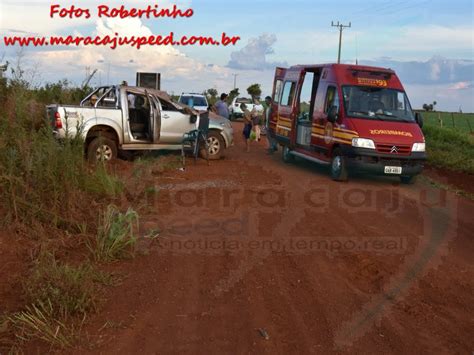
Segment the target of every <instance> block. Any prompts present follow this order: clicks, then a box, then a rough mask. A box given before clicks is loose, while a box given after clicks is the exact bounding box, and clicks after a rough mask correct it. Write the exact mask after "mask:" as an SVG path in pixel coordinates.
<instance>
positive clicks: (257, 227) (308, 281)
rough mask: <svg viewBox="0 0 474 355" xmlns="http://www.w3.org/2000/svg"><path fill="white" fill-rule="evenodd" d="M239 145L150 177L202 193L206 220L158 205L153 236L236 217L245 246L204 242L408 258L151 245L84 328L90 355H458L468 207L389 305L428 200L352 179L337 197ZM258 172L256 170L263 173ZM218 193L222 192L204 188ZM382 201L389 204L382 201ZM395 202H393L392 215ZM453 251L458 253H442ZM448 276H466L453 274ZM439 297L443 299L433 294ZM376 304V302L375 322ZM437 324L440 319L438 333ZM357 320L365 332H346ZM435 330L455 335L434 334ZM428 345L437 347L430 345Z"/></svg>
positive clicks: (465, 314)
mask: <svg viewBox="0 0 474 355" xmlns="http://www.w3.org/2000/svg"><path fill="white" fill-rule="evenodd" d="M236 138H237V146H236V147H234V148H233V150H232V151H230V152H229V156H228V159H226V160H224V161H219V162H212V163H211V166H210V167H206V166H205V164H200V162H198V164H196V166H194V165H191V166H189V168H188V169H187V170H186V172H185V173H178V172H176V173H169V174H168V175H166V174H165V176H162V177H160V178H157V181H156V184H157V186H160V185H161V186H163V185H165V184H168V185H169V186H168V188H169V189H170V191H179V190H180V189H181V190H183V189H188V190H189V189H190V188H189V187H190V186H191V187H193V186H194V187H193V188H192V189H191V190H193V189H195V190H196V191H199V190H202V189H204V190H205V189H213V190H212V191H213V192H212V193H210V196H209V197H208V200H206V203H207V204H206V205H205V206H204V207H196V206H191V207H189V206H188V207H183V206H181V205H179V204H177V203H176V202H174V203H170V202H169V199H168V198H167V197H166V196H165V195H161V197H160V199H162V200H159V201H158V204H157V206H158V208H157V212H156V213H153V211H150V215H149V216H148V217H145V219H146V221H145V222H149V223H150V224H152V225H153V224H155V223H157V221H159V222H160V225H161V226H162V227H167V225H168V224H169V223H172V222H173V220H174V219H180V220H189V221H191V222H193V223H194V222H196V221H199V220H202V219H203V218H214V220H215V221H217V222H219V221H229V220H230V219H232V218H241V219H245V216H246V213H247V214H248V215H249V219H248V230H250V233H248V235H246V236H245V238H239V237H238V236H229V235H227V234H226V233H224V232H223V231H220V232H219V233H215V234H213V235H212V236H211V238H209V239H210V240H224V239H225V240H238V241H241V242H251V241H257V242H261V241H264V240H267V239H270V240H273V241H281V242H283V245H286V246H287V244H284V242H288V240H303V241H304V240H306V241H307V240H319V239H321V238H322V239H324V238H326V239H327V240H329V241H337V240H345V239H341V238H346V239H351V240H353V241H359V240H363V239H364V238H367V237H374V238H383V237H387V238H388V237H397V236H404V237H405V238H406V242H407V243H406V245H404V248H402V249H401V251H395V252H394V251H392V252H390V251H385V252H383V251H382V252H379V251H377V250H362V251H360V250H328V249H324V248H323V249H318V250H308V249H304V250H298V249H291V248H287V249H282V250H276V251H275V250H271V249H270V250H265V249H264V248H260V249H257V250H250V249H241V250H225V249H223V250H217V251H216V250H210V248H204V249H203V250H199V249H196V248H195V249H192V250H177V249H173V248H168V249H167V248H160V247H159V246H158V245H157V244H156V243H155V244H153V246H152V247H151V248H150V249H149V255H148V256H146V257H140V258H137V260H135V261H133V262H130V264H129V265H125V266H124V268H125V269H127V268H129V272H130V275H131V276H130V278H129V279H127V280H125V281H124V285H122V286H120V287H119V288H118V289H117V290H114V291H115V295H114V297H111V298H112V299H113V302H111V303H110V304H109V305H107V306H106V309H105V311H104V314H102V315H99V316H98V317H97V319H95V320H94V321H93V322H92V323H93V324H92V325H91V327H90V331H91V333H102V336H103V338H102V339H103V341H104V343H103V345H102V346H101V347H99V348H97V349H95V350H94V351H92V352H93V353H118V354H128V353H137V352H141V353H143V354H153V353H202V352H205V353H269V354H270V353H271V354H277V353H310V352H314V353H343V352H346V351H351V352H358V353H374V352H375V353H387V352H398V353H403V352H415V351H426V349H430V350H433V351H434V350H438V351H447V350H451V351H450V352H456V351H459V350H466V349H469V345H471V344H472V341H470V340H468V334H470V333H469V331H468V330H469V329H470V328H469V327H468V324H469V315H470V314H471V315H472V310H470V311H469V307H468V305H469V304H472V301H474V300H473V297H472V292H470V290H472V278H469V276H472V275H473V271H474V270H472V268H469V267H468V264H469V263H470V258H469V252H468V251H469V250H471V251H472V250H474V245H473V241H472V238H468V234H469V233H470V227H471V226H472V223H471V222H469V219H470V217H469V216H470V214H469V213H466V211H468V210H469V209H470V208H471V209H472V207H473V204H472V203H466V205H465V206H464V207H463V212H462V213H459V214H457V218H458V223H459V226H460V228H457V231H453V228H452V227H453V225H450V233H451V235H450V239H449V240H448V241H446V243H443V244H441V245H439V249H436V250H437V251H441V255H440V254H439V253H435V254H432V255H430V259H429V261H430V262H429V263H428V264H426V265H425V266H426V267H425V271H423V272H420V273H418V274H416V275H414V278H413V280H412V282H411V283H409V284H407V285H406V287H405V290H404V291H403V292H401V293H399V294H390V292H391V290H393V289H394V285H395V286H396V285H397V283H400V277H399V276H397V275H399V273H400V272H401V271H406V269H408V270H410V269H409V267H410V265H413V259H415V260H416V258H418V257H419V253H420V250H423V249H421V248H423V247H424V246H426V245H428V244H429V237H430V234H429V233H428V230H427V229H426V227H425V226H424V225H423V223H420V222H423V218H426V217H424V214H423V213H425V212H426V210H427V208H429V207H427V206H423V204H422V203H420V201H421V197H420V193H421V192H423V190H424V189H425V188H424V187H423V186H420V185H415V186H414V187H409V188H407V187H402V186H392V185H390V183H388V182H387V181H386V180H382V181H379V180H377V179H370V180H364V179H360V178H355V179H354V180H353V181H351V182H350V183H349V184H337V183H334V182H332V181H330V180H329V176H328V175H327V174H326V173H325V172H323V173H320V174H318V169H319V168H315V167H314V166H313V165H310V164H306V163H298V164H296V165H294V166H286V165H283V164H282V163H281V162H280V160H279V157H268V156H266V155H264V152H263V149H262V147H258V148H257V147H256V146H253V147H252V148H254V149H253V152H252V153H250V154H246V153H244V152H243V148H242V145H241V144H242V142H240V140H239V137H236ZM263 162H264V165H265V167H261V166H260V165H261V164H260V163H263ZM321 171H323V170H322V169H321ZM217 177H218V178H217ZM165 178H166V179H165ZM217 180H218V181H220V182H222V181H224V182H225V183H223V185H219V186H214V187H211V186H210V185H209V182H210V181H217ZM186 186H187V187H186ZM235 186H237V190H238V192H237V194H236V195H237V196H236V199H235V201H234V202H233V203H231V204H230V205H225V204H224V203H223V202H222V196H218V195H219V193H217V192H220V193H221V194H222V193H223V192H225V191H229V190H232V189H235ZM268 188H270V189H273V190H274V191H276V192H278V191H286V192H288V194H286V195H285V196H286V198H287V200H285V203H284V204H282V205H278V206H276V207H274V208H270V207H267V206H265V204H262V203H261V201H260V202H259V201H258V200H257V199H258V197H257V196H261V195H262V193H263V192H262V191H265V189H268ZM318 188H322V189H323V194H322V195H323V196H325V197H324V198H323V200H324V199H325V202H324V206H323V208H318V207H317V206H313V205H312V204H308V201H307V200H305V194H306V193H307V192H308V191H310V190H311V189H318ZM347 189H362V190H364V189H365V190H369V191H372V192H373V196H375V197H374V198H375V200H373V201H375V202H372V204H369V207H370V208H368V209H367V210H364V209H363V208H359V209H358V210H357V209H355V208H354V207H351V206H352V205H354V203H351V201H344V199H343V198H342V197H341V196H342V195H343V194H344V191H346V190H347ZM392 190H393V191H394V192H396V193H398V195H396V196H395V197H392V195H391V194H392ZM193 191H194V190H193ZM249 191H250V192H249ZM376 192H379V195H377V194H376ZM392 198H393V199H395V200H397V201H398V202H400V204H399V207H394V208H392V209H391V208H390V202H391V199H392ZM356 200H357V198H356ZM256 201H257V202H256ZM315 201H316V202H317V199H316V200H315ZM377 201H378V202H377ZM455 201H457V200H455ZM352 202H354V201H352ZM356 202H357V201H356ZM376 202H377V203H378V204H376ZM374 204H375V206H376V207H375V208H374ZM387 206H388V207H387ZM381 211H384V212H383V213H381ZM437 218H438V219H441V220H443V221H446V220H448V219H449V216H447V215H443V214H441V215H439V216H438V217H437ZM194 224H195V223H194ZM171 232H172V230H170V229H169V228H168V229H165V230H163V232H162V233H160V237H159V238H158V239H159V240H166V241H168V242H169V241H176V240H181V241H185V240H190V241H195V242H196V241H197V240H199V239H200V238H204V237H206V233H204V232H203V231H198V230H197V229H196V228H194V229H193V233H190V234H189V233H188V234H187V235H184V236H183V235H180V234H179V233H178V234H177V235H176V233H174V234H173V233H171ZM456 233H457V234H456ZM185 234H186V233H185ZM459 234H460V235H459ZM338 238H339V239H338ZM448 243H450V244H448ZM454 243H455V245H457V246H458V247H457V248H455V249H454V250H453V249H452V245H453V244H454ZM459 255H462V256H463V257H462V258H458V256H459ZM433 267H437V268H438V269H433ZM456 269H459V270H461V271H462V270H464V271H465V273H464V274H463V273H459V274H456V275H452V273H453V271H454V270H456ZM429 270H434V271H437V272H436V273H433V272H431V273H430V272H429ZM439 270H441V272H439ZM298 280H299V281H298ZM402 282H403V274H402ZM402 286H403V285H402ZM443 287H444V288H451V287H452V288H453V290H449V291H443ZM444 295H449V299H445V298H444ZM380 298H381V299H382V300H383V301H384V302H385V303H384V306H383V307H382V308H380V309H379V308H377V305H378V303H377V302H378V300H380ZM374 300H375V301H374ZM374 302H375V303H374ZM374 305H375V306H376V307H375V311H376V312H375V313H374V310H373V306H374ZM438 309H439V310H438ZM367 312H368V314H369V315H370V317H369V318H367ZM469 312H470V313H469ZM129 313H132V315H133V317H131V318H130V317H129V316H128V314H129ZM104 317H106V318H113V319H115V320H117V321H118V320H123V321H124V328H114V329H112V328H103V329H102V330H101V331H100V332H98V331H97V329H100V328H101V327H102V325H103V324H104ZM436 317H442V321H440V322H439V324H438V323H437V322H436ZM360 319H362V320H363V324H362V326H361V327H360V328H358V329H357V331H356V332H353V331H352V329H354V324H355V325H356V327H357V326H358V324H359V323H360ZM471 322H472V319H471ZM458 323H460V324H459V325H458ZM94 324H95V325H94ZM446 325H450V326H451V328H453V329H455V330H456V331H454V330H453V331H447V332H445V334H444V335H443V332H442V330H443V327H446ZM260 327H261V328H265V329H266V330H267V331H268V333H269V335H270V339H269V340H264V339H263V338H262V337H261V336H260V335H259V333H258V331H257V329H258V328H260ZM94 329H95V330H94ZM418 332H419V333H420V334H421V337H420V338H419V337H417V335H416V333H418ZM354 333H355V334H354ZM434 336H436V340H435V341H434V340H432V339H430V337H434ZM341 339H342V340H341ZM337 345H339V347H337ZM472 345H473V346H474V344H472ZM436 346H437V348H436ZM453 350H454V351H453ZM77 353H79V352H77Z"/></svg>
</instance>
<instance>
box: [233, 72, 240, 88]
mask: <svg viewBox="0 0 474 355" xmlns="http://www.w3.org/2000/svg"><path fill="white" fill-rule="evenodd" d="M232 75H233V76H234V90H235V88H236V87H237V76H238V75H239V74H232Z"/></svg>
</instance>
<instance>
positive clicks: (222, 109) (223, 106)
mask: <svg viewBox="0 0 474 355" xmlns="http://www.w3.org/2000/svg"><path fill="white" fill-rule="evenodd" d="M227 96H228V95H227V94H226V93H222V94H221V99H220V100H219V101H217V102H216V103H215V104H214V106H213V107H212V111H213V112H214V113H217V114H218V115H219V116H222V117H224V118H227V119H229V107H228V106H227V102H226V101H225V100H226V99H227Z"/></svg>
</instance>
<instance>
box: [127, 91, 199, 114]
mask: <svg viewBox="0 0 474 355" xmlns="http://www.w3.org/2000/svg"><path fill="white" fill-rule="evenodd" d="M120 87H121V88H123V89H125V90H127V91H128V92H131V93H134V94H144V93H145V92H147V93H150V94H153V95H155V96H156V97H158V98H159V99H160V100H164V101H166V102H167V103H169V104H170V105H173V106H174V107H175V108H176V109H177V110H182V109H184V111H185V112H186V113H187V114H194V115H197V114H199V111H198V110H195V109H194V108H192V107H190V106H188V105H186V104H182V103H178V102H175V101H173V99H172V98H171V96H170V95H169V94H168V93H167V92H166V91H162V90H156V89H148V88H143V87H139V86H124V85H121V86H120Z"/></svg>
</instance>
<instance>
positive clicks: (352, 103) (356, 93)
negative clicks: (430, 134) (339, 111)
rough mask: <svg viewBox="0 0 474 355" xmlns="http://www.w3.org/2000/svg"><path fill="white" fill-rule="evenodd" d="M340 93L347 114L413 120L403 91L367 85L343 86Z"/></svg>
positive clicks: (372, 117)
mask: <svg viewBox="0 0 474 355" xmlns="http://www.w3.org/2000/svg"><path fill="white" fill-rule="evenodd" d="M342 94H343V96H344V108H345V111H346V114H347V115H348V116H352V117H358V118H371V119H378V120H384V121H407V122H415V116H414V114H413V111H412V109H411V106H410V103H409V102H408V98H407V96H406V94H405V93H404V92H403V91H400V90H394V89H387V88H379V87H369V86H343V87H342Z"/></svg>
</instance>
